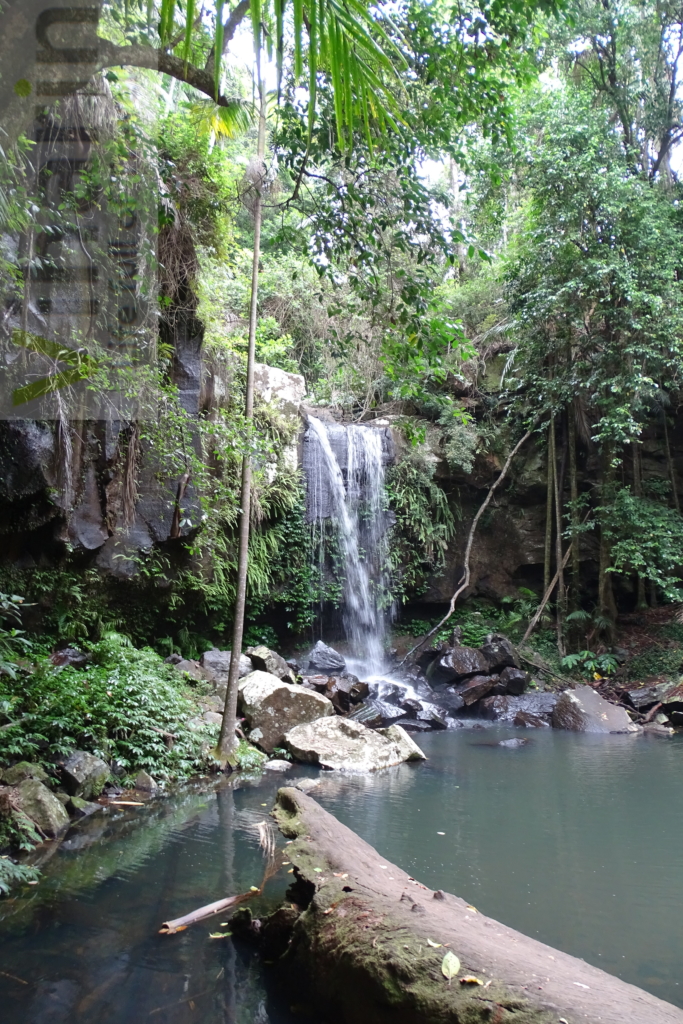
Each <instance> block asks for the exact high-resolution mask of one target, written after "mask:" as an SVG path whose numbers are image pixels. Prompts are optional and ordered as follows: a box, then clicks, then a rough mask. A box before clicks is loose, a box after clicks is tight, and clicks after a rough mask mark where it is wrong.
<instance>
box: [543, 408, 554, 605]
mask: <svg viewBox="0 0 683 1024" xmlns="http://www.w3.org/2000/svg"><path fill="white" fill-rule="evenodd" d="M554 424H555V418H554V417H553V416H551V417H550V426H549V427H548V457H547V460H546V462H547V470H546V480H547V489H546V498H545V549H544V553H543V593H544V594H545V592H546V590H547V589H548V587H549V585H550V572H551V559H552V551H553V448H554V445H553V438H554V436H555V427H554Z"/></svg>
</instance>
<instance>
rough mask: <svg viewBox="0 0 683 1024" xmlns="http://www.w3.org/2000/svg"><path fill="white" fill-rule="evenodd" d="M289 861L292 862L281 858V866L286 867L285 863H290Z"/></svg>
mask: <svg viewBox="0 0 683 1024" xmlns="http://www.w3.org/2000/svg"><path fill="white" fill-rule="evenodd" d="M291 863H292V862H291V860H283V862H282V866H283V868H286V867H287V865H288V864H291Z"/></svg>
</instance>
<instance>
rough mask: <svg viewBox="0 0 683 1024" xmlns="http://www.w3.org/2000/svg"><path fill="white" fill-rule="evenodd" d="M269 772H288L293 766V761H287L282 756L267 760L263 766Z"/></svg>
mask: <svg viewBox="0 0 683 1024" xmlns="http://www.w3.org/2000/svg"><path fill="white" fill-rule="evenodd" d="M263 767H264V768H265V769H266V771H267V772H288V771H289V769H290V768H291V767H292V763H291V761H285V760H283V759H282V758H281V757H280V758H278V757H274V758H272V759H271V760H270V761H266V763H265V764H264V766H263Z"/></svg>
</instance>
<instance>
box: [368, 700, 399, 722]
mask: <svg viewBox="0 0 683 1024" xmlns="http://www.w3.org/2000/svg"><path fill="white" fill-rule="evenodd" d="M372 703H373V704H374V706H375V707H376V708H377V710H378V711H379V713H380V715H381V716H382V725H391V723H392V722H395V721H396V719H397V718H402V717H403V716H404V711H403V709H402V708H400V707H399V706H398V704H389V703H388V701H385V700H380V699H379V698H378V697H375V698H374V700H373V702H372Z"/></svg>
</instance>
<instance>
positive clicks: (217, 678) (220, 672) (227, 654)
mask: <svg viewBox="0 0 683 1024" xmlns="http://www.w3.org/2000/svg"><path fill="white" fill-rule="evenodd" d="M231 657H232V652H231V651H219V650H217V649H216V648H214V649H213V650H211V651H204V653H203V654H202V657H201V668H202V669H203V670H204V678H205V679H208V680H209V681H210V682H212V683H214V685H216V689H217V690H225V688H226V687H227V685H228V675H229V673H230V659H231ZM253 670H254V666H253V665H252V663H251V659H250V658H248V657H247V656H246V654H240V667H239V678H240V679H242V678H243V676H246V675H249V673H250V672H253Z"/></svg>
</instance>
